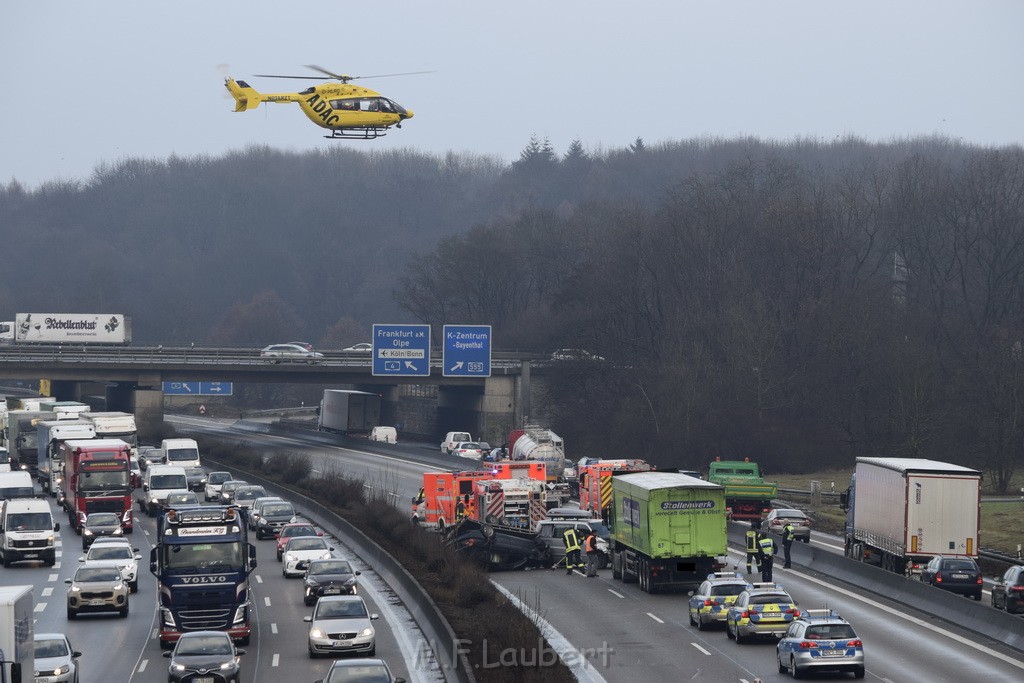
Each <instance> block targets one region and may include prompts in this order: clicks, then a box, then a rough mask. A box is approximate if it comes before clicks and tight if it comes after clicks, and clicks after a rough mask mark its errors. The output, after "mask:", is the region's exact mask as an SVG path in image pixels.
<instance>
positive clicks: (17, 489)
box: [0, 470, 36, 501]
mask: <svg viewBox="0 0 1024 683" xmlns="http://www.w3.org/2000/svg"><path fill="white" fill-rule="evenodd" d="M34 495H36V490H35V488H34V487H33V485H32V475H31V474H29V473H28V470H14V471H13V472H0V501H2V500H8V499H11V498H31V497H33V496H34Z"/></svg>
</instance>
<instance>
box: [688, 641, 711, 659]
mask: <svg viewBox="0 0 1024 683" xmlns="http://www.w3.org/2000/svg"><path fill="white" fill-rule="evenodd" d="M690 645H693V646H694V647H695V648H697V649H698V650H700V651H701V652H703V653H704V654H706V655H707V656H709V657H710V656H711V653H710V652H708V651H707V650H705V649H704V648H702V647H701V646H700V645H698V644H697V643H690Z"/></svg>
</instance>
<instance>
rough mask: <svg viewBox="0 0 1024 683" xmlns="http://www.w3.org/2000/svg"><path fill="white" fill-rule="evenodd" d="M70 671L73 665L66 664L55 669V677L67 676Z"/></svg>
mask: <svg viewBox="0 0 1024 683" xmlns="http://www.w3.org/2000/svg"><path fill="white" fill-rule="evenodd" d="M69 671H71V665H70V664H64V665H62V666H60V667H58V668H56V669H54V670H53V675H54V676H60V675H61V674H66V673H68V672H69Z"/></svg>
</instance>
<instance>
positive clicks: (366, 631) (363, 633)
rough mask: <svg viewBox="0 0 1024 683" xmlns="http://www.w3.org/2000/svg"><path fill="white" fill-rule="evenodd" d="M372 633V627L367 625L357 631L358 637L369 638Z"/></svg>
mask: <svg viewBox="0 0 1024 683" xmlns="http://www.w3.org/2000/svg"><path fill="white" fill-rule="evenodd" d="M372 635H373V629H372V628H371V627H369V626H367V627H366V628H364V629H363V630H362V631H360V632H359V637H360V638H369V637H370V636H372Z"/></svg>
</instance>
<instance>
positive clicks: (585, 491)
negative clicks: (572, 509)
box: [579, 458, 654, 519]
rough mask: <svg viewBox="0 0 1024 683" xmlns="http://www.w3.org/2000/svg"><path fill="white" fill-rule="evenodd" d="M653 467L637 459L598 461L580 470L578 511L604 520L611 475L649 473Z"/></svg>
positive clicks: (608, 499) (610, 494)
mask: <svg viewBox="0 0 1024 683" xmlns="http://www.w3.org/2000/svg"><path fill="white" fill-rule="evenodd" d="M652 469H654V468H653V467H651V465H649V464H648V463H647V462H645V461H643V460H640V459H639V458H632V459H629V458H625V459H620V460H599V461H598V462H595V463H592V464H590V465H586V466H584V467H581V468H580V471H579V481H580V509H581V510H588V511H590V512H592V513H593V514H594V518H595V519H597V518H599V517H600V518H602V519H604V518H606V517H605V516H604V512H605V511H606V510H607V509H608V506H610V505H611V504H612V475H613V474H628V473H633V472H650V471H651V470H652Z"/></svg>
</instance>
